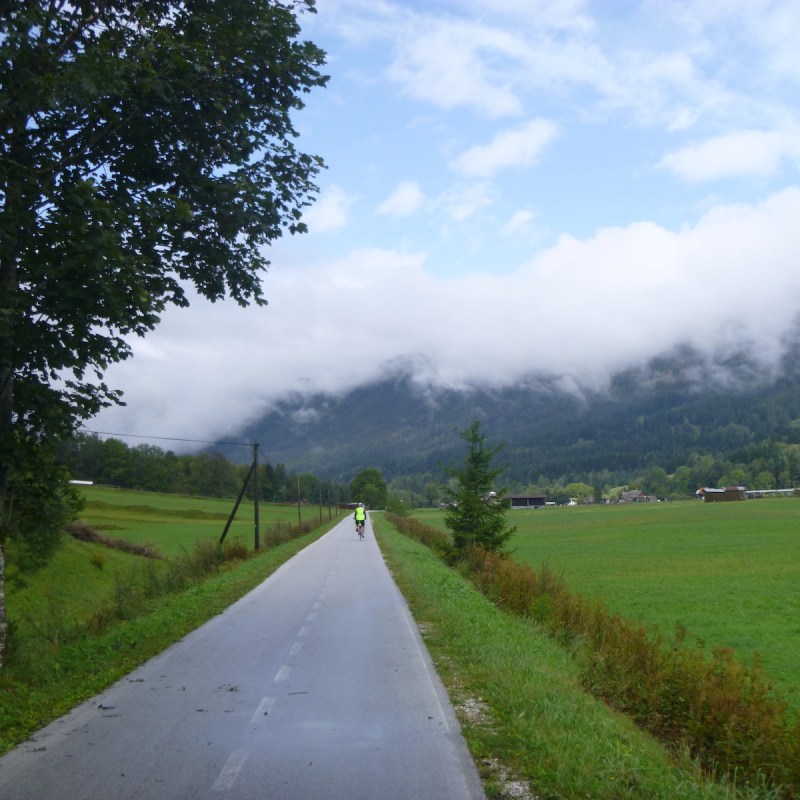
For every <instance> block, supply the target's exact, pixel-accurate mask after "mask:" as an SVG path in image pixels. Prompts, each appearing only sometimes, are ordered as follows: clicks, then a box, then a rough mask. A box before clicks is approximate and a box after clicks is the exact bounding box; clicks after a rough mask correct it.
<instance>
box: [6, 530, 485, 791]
mask: <svg viewBox="0 0 800 800" xmlns="http://www.w3.org/2000/svg"><path fill="white" fill-rule="evenodd" d="M483 797H484V794H483V791H482V788H481V786H480V781H479V778H478V775H477V772H476V770H475V767H474V764H473V763H472V761H471V760H470V758H469V755H468V753H467V751H466V747H465V745H464V742H463V739H462V737H461V733H460V729H459V726H458V722H457V720H456V718H455V716H454V714H453V710H452V707H451V706H450V703H449V701H448V699H447V696H446V694H445V693H444V690H443V689H442V687H441V684H440V682H439V679H438V677H437V676H436V674H435V672H434V669H433V667H432V665H431V662H430V659H429V657H428V654H427V652H426V650H425V647H424V645H423V644H422V641H421V639H420V637H419V633H418V631H417V629H416V627H415V625H414V621H413V619H412V618H411V616H410V614H409V612H408V609H407V607H406V604H405V601H404V600H403V598H402V596H401V595H400V593H399V592H398V590H397V588H396V587H395V585H394V582H393V581H392V579H391V576H390V575H389V572H388V570H387V569H386V566H385V564H384V562H383V559H382V558H381V555H380V551H379V549H378V547H377V544H376V542H375V540H374V538H373V536H372V531H371V528H370V526H369V525H368V530H367V536H366V539H364V540H363V541H359V540H358V538H357V537H356V535H355V532H354V529H353V524H352V521H351V520H350V519H349V518H347V519H345V520H344V521H343V522H341V523H340V524H339V525H337V526H336V528H334V529H333V530H332V531H331V532H330V533H328V534H326V535H325V536H324V537H322V538H321V539H320V540H319V541H317V542H316V543H314V544H312V545H311V546H310V547H308V548H306V549H305V550H304V551H303V552H301V553H299V554H298V555H297V556H296V557H295V558H293V559H292V560H291V561H290V562H288V563H287V564H285V565H284V566H283V567H281V569H279V570H278V571H277V572H276V573H275V574H274V575H273V576H272V577H270V578H269V579H268V580H266V581H265V582H264V583H263V584H261V585H260V586H259V587H258V588H257V589H255V590H254V591H253V592H251V593H250V594H248V595H247V596H246V597H244V598H243V599H242V600H240V601H239V602H238V603H236V604H235V605H234V606H232V607H231V608H229V609H228V610H227V611H226V612H225V613H224V614H221V615H219V616H218V617H216V618H214V619H213V620H212V621H210V622H209V623H208V624H207V625H205V626H203V627H202V628H200V629H198V630H197V631H195V632H194V633H192V634H191V635H189V636H187V637H186V638H185V639H183V640H182V641H181V642H179V643H178V644H176V645H175V646H173V647H171V648H170V649H168V650H166V651H165V652H164V653H162V654H161V655H160V656H158V657H157V658H155V659H153V660H152V661H150V662H148V663H147V664H145V665H144V666H142V667H141V668H139V669H138V670H136V671H134V672H132V673H131V674H130V675H128V676H127V677H126V678H125V679H123V680H122V681H120V682H119V683H117V684H115V685H114V686H113V687H111V688H110V689H108V690H107V691H106V692H104V693H103V694H101V695H98V696H97V697H95V698H93V699H92V700H90V701H89V702H87V703H85V704H84V705H82V706H80V707H79V708H77V709H76V710H74V711H73V712H72V713H70V714H68V715H67V716H65V717H63V718H61V719H59V720H57V721H56V722H54V723H53V724H52V725H50V726H48V727H47V728H45V729H44V730H42V731H40V732H39V733H38V734H37V735H36V736H35V737H34V738H33V739H32V740H31V741H29V742H27V743H25V744H24V745H22V746H21V747H19V748H17V749H16V750H14V751H13V752H11V753H8V754H7V755H6V756H4V757H3V758H0V798H3V800H49V799H50V798H53V800H56V798H57V799H58V800H118V799H119V800H122V798H131V799H132V800H166V799H167V798H168V799H169V800H184V799H185V800H201V799H202V798H209V799H211V798H213V800H217V799H218V798H220V799H221V798H235V799H237V800H238V799H239V798H241V799H242V800H243V799H244V798H248V800H250V799H253V800H255V798H258V800H295V798H296V799H297V800H301V799H302V800H311V799H312V798H326V800H345V798H346V800H367V799H369V800H374V799H375V798H379V800H395V799H396V800H410V799H411V798H415V799H416V800H425V798H431V800H434V798H435V800H473V799H474V800H477V799H478V798H483Z"/></svg>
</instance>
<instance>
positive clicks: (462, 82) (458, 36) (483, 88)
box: [388, 18, 522, 117]
mask: <svg viewBox="0 0 800 800" xmlns="http://www.w3.org/2000/svg"><path fill="white" fill-rule="evenodd" d="M402 33H403V34H404V35H403V36H402V38H400V39H399V41H398V42H397V55H396V58H395V60H394V62H393V63H392V64H391V66H390V67H389V70H388V76H389V78H390V80H392V81H393V82H394V83H396V84H398V85H399V86H400V87H401V89H402V91H403V92H404V93H405V94H407V95H409V96H410V97H413V98H416V99H418V100H423V101H425V102H427V103H431V104H433V105H434V106H436V107H438V108H442V109H455V108H459V107H464V108H469V109H471V110H473V111H476V112H478V113H479V114H482V115H485V116H488V117H502V116H508V115H517V114H519V113H520V112H521V110H522V104H521V101H520V98H519V97H518V95H517V94H516V92H515V90H514V89H513V85H512V84H513V81H512V80H511V79H510V77H509V76H508V75H507V74H506V73H505V71H504V70H500V69H498V68H497V67H495V66H492V60H493V57H497V56H498V55H501V56H502V55H503V54H504V53H505V52H506V51H508V50H515V49H516V48H517V44H516V42H515V40H514V38H513V36H511V35H509V34H508V33H506V32H504V31H502V30H499V29H494V28H489V27H486V26H483V25H479V24H469V23H461V22H453V21H440V20H437V19H434V18H420V19H419V20H417V23H416V24H415V25H413V26H409V27H407V28H405V29H403V31H402Z"/></svg>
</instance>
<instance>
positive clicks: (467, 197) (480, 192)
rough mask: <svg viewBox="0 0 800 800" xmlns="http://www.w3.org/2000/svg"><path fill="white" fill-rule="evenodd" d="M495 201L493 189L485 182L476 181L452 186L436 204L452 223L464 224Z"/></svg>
mask: <svg viewBox="0 0 800 800" xmlns="http://www.w3.org/2000/svg"><path fill="white" fill-rule="evenodd" d="M495 201H496V193H495V191H494V190H493V188H492V187H491V186H490V185H489V184H488V183H486V182H485V181H478V182H474V183H464V184H457V185H456V186H453V187H452V188H451V189H449V190H448V191H447V192H445V193H444V194H442V195H441V197H439V198H438V199H437V204H438V205H439V206H440V207H441V208H443V209H444V212H445V214H447V216H448V218H449V219H451V220H452V221H453V222H466V221H467V220H468V219H471V218H472V217H474V216H475V215H476V214H478V213H480V212H481V211H484V210H485V209H487V208H490V207H491V206H492V205H494V203H495Z"/></svg>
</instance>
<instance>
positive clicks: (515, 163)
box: [450, 119, 558, 178]
mask: <svg viewBox="0 0 800 800" xmlns="http://www.w3.org/2000/svg"><path fill="white" fill-rule="evenodd" d="M557 135H558V128H557V126H556V125H555V124H554V123H552V122H550V121H549V120H542V119H533V120H529V121H528V122H525V123H523V124H522V125H518V126H516V127H515V128H511V129H508V130H504V131H501V132H500V133H498V134H497V135H496V136H495V137H494V138H493V139H492V141H491V142H489V143H488V144H485V145H476V146H475V147H470V148H469V149H468V150H465V151H464V152H463V153H461V154H460V155H459V156H457V157H456V158H454V159H453V160H452V161H451V162H450V166H451V167H452V168H453V169H455V170H456V171H458V172H461V173H464V174H466V175H469V176H471V177H476V178H490V177H492V176H493V175H494V174H495V173H497V172H500V171H501V170H504V169H510V168H512V167H532V166H534V165H535V164H537V163H538V161H539V159H540V158H541V155H542V152H543V151H544V149H545V148H546V147H547V146H548V145H549V144H550V143H551V142H552V141H553V140H554V139H555V138H556V136H557Z"/></svg>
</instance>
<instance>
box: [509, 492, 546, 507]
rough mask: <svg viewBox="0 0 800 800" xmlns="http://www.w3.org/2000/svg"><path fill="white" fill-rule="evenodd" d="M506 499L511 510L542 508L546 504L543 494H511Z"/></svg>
mask: <svg viewBox="0 0 800 800" xmlns="http://www.w3.org/2000/svg"><path fill="white" fill-rule="evenodd" d="M506 499H507V500H508V501H509V505H510V506H511V508H544V507H545V504H546V503H547V495H544V494H512V495H509V496H508V497H507V498H506Z"/></svg>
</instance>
